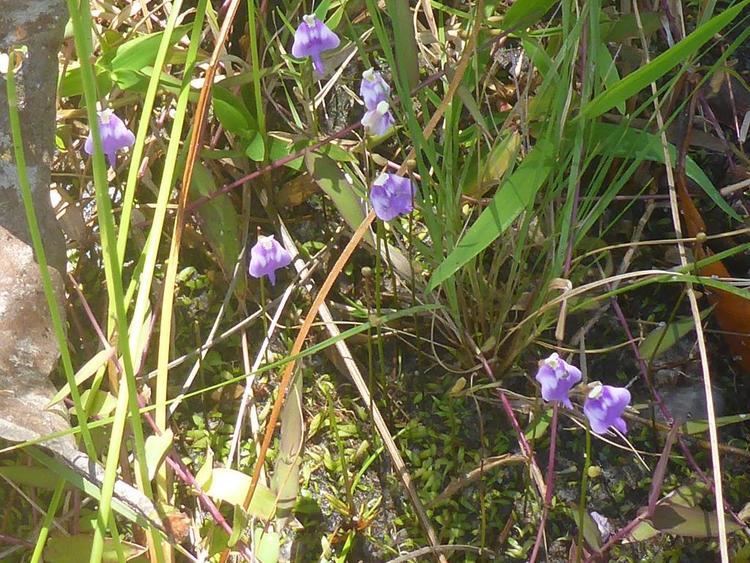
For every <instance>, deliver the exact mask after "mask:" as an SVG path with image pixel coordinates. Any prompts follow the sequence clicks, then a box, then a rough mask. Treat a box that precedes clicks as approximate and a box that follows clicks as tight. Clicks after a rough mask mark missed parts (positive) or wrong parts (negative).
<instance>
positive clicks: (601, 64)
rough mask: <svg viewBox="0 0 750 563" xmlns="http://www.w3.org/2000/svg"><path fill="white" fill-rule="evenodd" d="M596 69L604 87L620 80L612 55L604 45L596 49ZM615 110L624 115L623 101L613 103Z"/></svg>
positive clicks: (609, 86) (610, 86) (611, 85)
mask: <svg viewBox="0 0 750 563" xmlns="http://www.w3.org/2000/svg"><path fill="white" fill-rule="evenodd" d="M596 55H597V60H596V70H597V72H598V73H599V79H600V80H601V81H602V84H604V86H605V87H606V89H609V88H612V87H613V86H614V85H615V84H617V83H618V82H619V81H620V75H619V73H618V72H617V66H615V61H614V59H613V58H612V55H610V54H609V49H607V46H606V45H602V46H601V47H599V49H597V50H596ZM615 107H616V108H617V111H619V112H620V114H622V115H625V102H624V101H622V102H619V103H617V104H615Z"/></svg>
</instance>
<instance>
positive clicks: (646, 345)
mask: <svg viewBox="0 0 750 563" xmlns="http://www.w3.org/2000/svg"><path fill="white" fill-rule="evenodd" d="M710 312H711V309H710V308H709V309H705V310H704V311H701V319H705V318H706V316H707V315H708V314H709V313H710ZM694 326H695V323H694V322H693V318H692V317H685V318H682V319H679V320H676V321H674V322H671V323H669V324H665V325H661V326H658V327H656V328H655V329H654V330H652V331H651V332H649V333H648V335H647V336H646V338H644V339H643V342H641V345H640V346H638V354H639V355H640V356H641V358H643V359H644V360H646V361H651V360H654V359H655V358H658V357H659V356H661V355H662V354H663V353H664V352H666V351H667V350H669V349H670V348H671V347H672V346H674V345H675V344H677V341H679V340H680V339H681V338H682V337H683V336H685V335H686V334H687V333H688V332H690V331H691V330H692V329H693V327H694Z"/></svg>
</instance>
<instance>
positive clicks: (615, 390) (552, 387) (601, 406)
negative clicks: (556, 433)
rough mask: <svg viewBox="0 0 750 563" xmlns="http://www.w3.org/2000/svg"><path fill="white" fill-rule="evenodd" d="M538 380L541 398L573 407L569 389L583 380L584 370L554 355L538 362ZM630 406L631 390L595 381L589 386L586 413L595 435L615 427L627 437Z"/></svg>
mask: <svg viewBox="0 0 750 563" xmlns="http://www.w3.org/2000/svg"><path fill="white" fill-rule="evenodd" d="M536 380H537V381H538V382H539V383H540V384H541V386H542V398H543V399H544V400H545V401H560V402H561V403H562V404H563V405H565V406H566V407H568V408H573V405H572V403H571V402H570V397H569V395H570V389H571V388H572V387H573V386H574V385H575V384H576V383H578V382H579V381H581V370H579V369H578V368H577V367H575V366H572V365H570V364H569V363H568V362H566V361H565V360H563V359H562V358H560V356H558V355H557V354H556V353H555V354H552V355H551V356H550V357H549V358H547V359H545V360H541V361H540V362H539V369H538V370H537V372H536ZM629 404H630V391H628V390H627V389H625V388H624V387H613V386H611V385H602V384H601V383H599V382H598V381H596V382H594V383H592V384H590V385H589V393H588V396H587V398H586V402H585V403H584V405H583V414H585V415H586V418H588V419H589V423H590V424H591V430H592V431H593V432H594V433H596V434H606V433H607V432H608V431H609V429H610V428H616V429H617V430H619V431H620V432H622V433H623V434H625V432H627V430H628V427H627V425H626V424H625V419H624V418H623V417H622V415H623V413H624V412H625V409H626V408H627V406H628V405H629Z"/></svg>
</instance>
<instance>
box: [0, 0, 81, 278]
mask: <svg viewBox="0 0 750 563" xmlns="http://www.w3.org/2000/svg"><path fill="white" fill-rule="evenodd" d="M0 4H2V9H1V10H0V51H3V52H7V51H8V49H9V48H11V47H16V46H21V45H23V46H25V47H26V48H27V49H28V56H27V59H26V60H25V61H24V63H23V65H22V67H21V70H20V72H19V73H18V76H17V81H18V90H19V92H18V93H19V98H20V99H19V105H20V106H21V107H20V114H21V130H22V131H21V133H22V136H23V141H24V153H25V156H26V163H27V165H28V174H29V181H30V183H31V189H32V193H33V198H34V206H35V208H36V213H37V217H38V220H39V226H40V229H41V233H42V238H43V241H44V245H45V252H46V254H47V261H48V262H49V264H50V265H52V266H54V267H55V268H57V269H58V270H59V271H60V272H65V241H64V240H63V236H62V232H61V231H60V227H59V225H58V224H57V222H56V221H55V216H54V214H53V212H52V206H51V205H50V194H49V185H50V164H51V162H52V149H53V147H54V135H55V91H56V86H57V68H58V60H57V53H58V50H59V47H60V43H61V42H62V38H63V31H64V28H65V22H66V20H67V10H66V9H65V2H64V0H14V1H12V2H7V1H6V2H0ZM8 120H9V117H8V100H7V97H6V95H5V82H4V81H2V87H0V226H2V227H4V228H5V229H7V230H8V231H10V232H11V233H12V234H13V235H15V236H17V237H18V238H19V239H21V240H22V241H24V242H30V241H31V239H30V237H29V232H28V227H27V225H26V215H25V214H24V210H23V203H22V201H21V196H20V192H19V189H18V185H17V177H18V176H17V172H16V167H15V164H14V159H13V158H12V154H13V147H12V139H11V135H10V124H9V121H8Z"/></svg>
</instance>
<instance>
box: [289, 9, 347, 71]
mask: <svg viewBox="0 0 750 563" xmlns="http://www.w3.org/2000/svg"><path fill="white" fill-rule="evenodd" d="M339 43H340V40H339V36H338V35H336V34H335V33H334V32H333V31H331V30H330V28H329V27H328V26H327V25H326V24H324V23H323V22H322V21H320V20H319V19H318V18H316V17H315V14H309V15H307V16H302V23H300V24H299V27H298V28H297V31H295V32H294V44H293V45H292V55H294V56H295V57H297V58H299V59H303V58H305V57H310V58H311V59H312V63H313V69H315V72H316V73H317V74H318V75H322V74H323V73H324V72H325V67H324V66H323V59H322V58H321V54H322V53H323V51H330V50H331V49H335V48H336V47H338V46H339Z"/></svg>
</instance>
